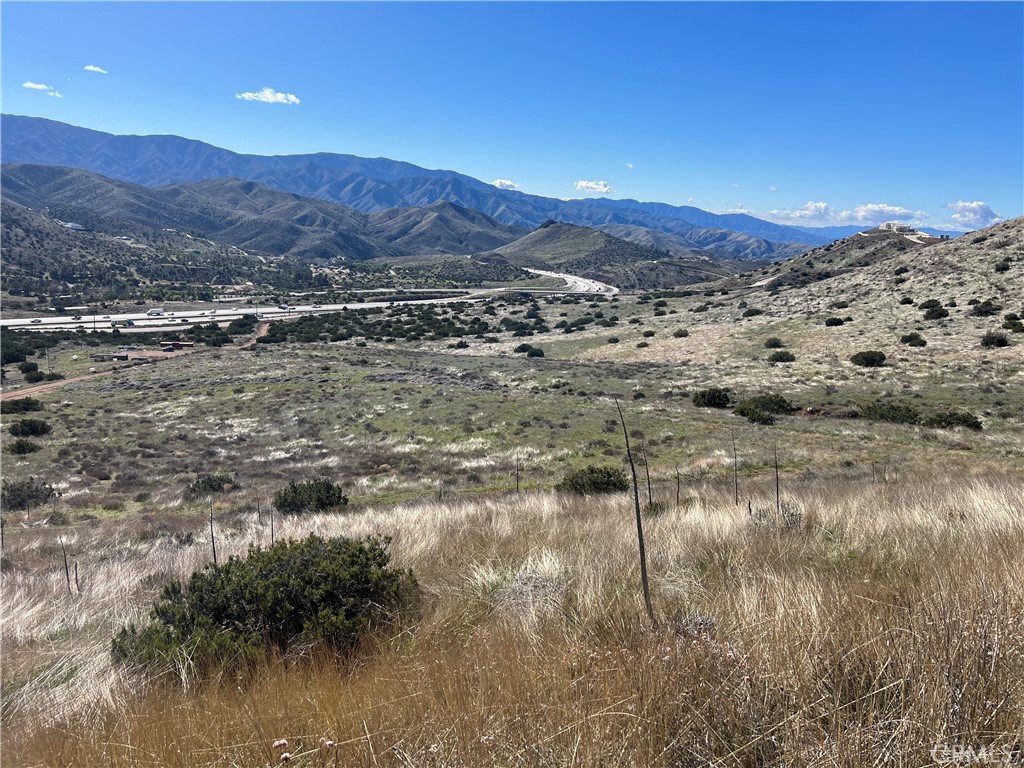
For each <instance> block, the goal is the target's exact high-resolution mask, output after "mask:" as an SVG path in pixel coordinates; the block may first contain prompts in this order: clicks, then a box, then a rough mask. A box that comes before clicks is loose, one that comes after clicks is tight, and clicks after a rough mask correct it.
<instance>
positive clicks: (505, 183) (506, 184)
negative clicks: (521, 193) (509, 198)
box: [491, 179, 519, 189]
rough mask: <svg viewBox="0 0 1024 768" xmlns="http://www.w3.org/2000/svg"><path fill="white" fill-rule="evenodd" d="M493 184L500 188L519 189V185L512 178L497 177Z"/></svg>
mask: <svg viewBox="0 0 1024 768" xmlns="http://www.w3.org/2000/svg"><path fill="white" fill-rule="evenodd" d="M491 184H492V185H493V186H495V187H497V188H498V189H519V185H518V184H516V183H515V182H514V181H511V180H510V179H495V180H494V181H492V182H491Z"/></svg>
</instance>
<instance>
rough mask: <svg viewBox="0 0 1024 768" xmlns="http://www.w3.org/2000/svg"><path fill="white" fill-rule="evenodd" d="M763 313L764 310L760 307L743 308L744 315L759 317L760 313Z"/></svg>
mask: <svg viewBox="0 0 1024 768" xmlns="http://www.w3.org/2000/svg"><path fill="white" fill-rule="evenodd" d="M763 314H764V310H763V309H758V308H757V307H751V308H750V309H745V310H743V317H757V316H758V315H763Z"/></svg>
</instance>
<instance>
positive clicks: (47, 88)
mask: <svg viewBox="0 0 1024 768" xmlns="http://www.w3.org/2000/svg"><path fill="white" fill-rule="evenodd" d="M21 87H22V88H31V89H32V90H33V91H52V90H53V88H51V87H50V86H48V85H43V84H42V83H33V82H32V81H31V80H26V81H25V82H24V83H22V84H21Z"/></svg>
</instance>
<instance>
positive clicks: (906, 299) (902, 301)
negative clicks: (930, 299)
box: [900, 296, 914, 305]
mask: <svg viewBox="0 0 1024 768" xmlns="http://www.w3.org/2000/svg"><path fill="white" fill-rule="evenodd" d="M913 303H914V300H913V299H912V298H910V297H909V296H904V297H903V298H902V299H900V304H903V305H907V304H913Z"/></svg>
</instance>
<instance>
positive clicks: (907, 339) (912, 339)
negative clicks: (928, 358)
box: [900, 331, 928, 347]
mask: <svg viewBox="0 0 1024 768" xmlns="http://www.w3.org/2000/svg"><path fill="white" fill-rule="evenodd" d="M900 344H907V345H908V346H911V347H924V346H927V344H928V342H927V341H925V340H924V338H923V337H922V336H921V334H920V333H918V332H917V331H914V332H913V333H908V334H905V335H903V336H900Z"/></svg>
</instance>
